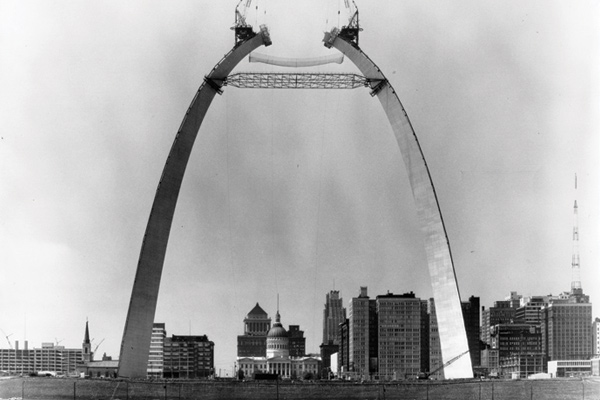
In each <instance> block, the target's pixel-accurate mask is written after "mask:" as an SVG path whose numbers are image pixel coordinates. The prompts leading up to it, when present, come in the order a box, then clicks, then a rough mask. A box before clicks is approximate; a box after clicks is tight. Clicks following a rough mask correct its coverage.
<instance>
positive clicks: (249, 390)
mask: <svg viewBox="0 0 600 400" xmlns="http://www.w3.org/2000/svg"><path fill="white" fill-rule="evenodd" d="M278 395H279V399H288V400H305V399H317V400H321V399H322V400H325V399H340V400H341V399H344V400H353V399H356V400H396V399H398V400H407V399H410V400H470V399H473V400H478V399H481V400H489V399H493V400H534V399H535V400H571V399H573V400H582V399H584V400H600V378H588V379H584V380H579V379H577V380H575V379H570V380H567V379H564V380H563V379H553V380H539V381H532V380H522V381H504V380H496V381H483V382H481V381H445V382H402V383H389V384H388V383H386V384H383V383H365V384H356V383H344V382H327V381H324V382H314V383H289V382H285V383H280V384H279V385H278V386H277V385H276V384H275V383H273V382H269V383H265V382H212V381H174V382H133V381H130V382H128V381H117V380H90V379H58V378H12V379H2V380H0V399H23V400H26V399H38V400H54V399H81V400H88V399H89V400H92V399H93V400H101V399H102V400H104V399H106V400H108V399H120V400H125V399H129V400H142V399H144V400H146V399H157V400H158V399H160V400H177V399H181V400H192V399H193V400H205V399H206V400H209V399H217V400H235V399H256V400H265V399H277V398H278V397H277V396H278Z"/></svg>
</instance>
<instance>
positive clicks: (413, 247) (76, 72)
mask: <svg viewBox="0 0 600 400" xmlns="http://www.w3.org/2000/svg"><path fill="white" fill-rule="evenodd" d="M330 3H331V4H330ZM337 3H338V2H319V3H317V2H311V5H312V6H313V7H302V9H300V8H301V7H293V4H292V3H291V2H290V3H281V4H280V5H278V4H276V3H274V2H264V1H262V2H259V3H258V4H259V7H263V6H266V8H267V13H266V16H265V15H264V14H260V13H259V14H258V15H256V14H255V13H254V11H253V10H252V12H251V13H250V18H249V19H250V22H251V23H252V24H253V25H256V24H255V21H257V22H258V23H261V22H263V21H261V19H265V18H266V19H267V21H265V22H267V24H268V25H269V28H270V31H271V37H272V39H273V46H271V47H270V48H269V49H265V50H264V52H265V53H268V54H271V55H276V56H288V57H311V56H320V55H330V54H331V51H328V50H327V49H325V48H324V47H323V45H322V43H321V42H320V41H321V39H322V32H323V31H324V30H326V29H328V28H330V27H331V26H334V25H337V23H336V22H337V18H338V17H337ZM236 4H237V2H231V4H229V3H228V4H226V5H225V4H219V5H215V4H212V3H211V2H201V3H196V2H182V3H181V4H179V6H178V7H177V8H172V7H169V6H167V5H161V4H151V5H147V4H142V3H141V2H132V3H129V4H127V5H123V4H119V3H117V2H115V3H105V4H103V5H93V4H87V3H86V4H85V6H83V5H81V4H70V3H67V2H65V3H61V4H60V6H57V5H56V4H55V5H46V4H43V3H37V2H18V3H17V2H15V3H10V2H6V3H3V5H2V6H0V7H1V9H2V12H1V13H0V33H1V34H0V44H1V45H2V46H3V48H6V49H7V52H6V54H12V55H14V56H13V57H11V58H10V59H9V58H2V59H0V77H1V78H0V79H1V82H2V87H4V88H5V90H3V91H2V93H1V94H0V107H1V108H0V109H2V110H4V112H3V113H2V114H1V115H0V123H1V124H2V125H1V126H3V127H4V129H3V133H2V135H1V136H2V139H1V140H0V159H1V160H2V161H1V162H2V164H1V166H2V168H0V170H1V171H0V184H1V185H2V187H3V190H2V191H1V194H0V204H1V205H2V206H3V207H1V209H2V211H0V212H1V213H2V214H1V216H0V218H2V221H3V223H2V224H1V226H0V240H2V242H3V243H4V246H5V251H4V255H3V259H2V266H3V267H2V268H3V269H2V275H3V278H2V281H1V285H2V287H1V288H0V289H1V290H0V292H1V294H0V304H2V305H3V306H2V313H1V315H0V328H1V329H2V330H3V331H5V332H6V334H7V335H10V334H12V336H10V340H11V341H12V342H13V343H14V341H15V340H19V341H20V342H21V343H22V341H23V340H24V339H27V340H28V341H29V343H30V347H33V346H38V345H39V344H40V343H41V342H46V341H53V340H61V341H62V342H63V343H66V344H67V345H68V346H69V347H70V346H75V347H77V346H79V344H80V343H81V341H82V339H83V326H84V324H85V320H86V318H88V319H89V321H90V334H91V336H92V338H95V339H96V340H95V344H97V343H98V342H99V341H100V340H102V339H105V341H104V342H103V343H102V345H101V346H100V347H99V350H98V351H99V353H103V352H105V351H106V352H107V353H108V354H109V355H112V356H113V357H115V358H116V357H117V356H118V353H119V345H120V340H121V336H122V333H123V324H124V321H125V314H126V309H127V303H128V301H129V296H130V294H131V285H132V283H133V275H134V273H135V267H136V263H137V257H138V255H139V249H140V247H141V241H142V235H143V229H144V226H145V224H146V221H147V218H148V213H149V210H150V205H151V200H152V196H153V194H154V191H155V190H156V186H157V184H158V180H159V177H160V171H161V168H162V165H163V164H164V161H165V158H166V154H167V152H168V149H169V147H170V145H171V143H172V140H173V137H174V135H175V133H176V130H177V127H178V125H179V123H180V122H181V120H182V118H183V115H184V113H185V110H186V109H187V106H188V105H189V102H190V101H191V99H192V97H193V94H194V93H195V91H196V90H197V88H198V86H199V84H200V83H201V82H202V77H203V76H204V75H205V74H206V73H208V72H209V71H210V68H212V66H213V65H214V63H215V62H216V61H217V60H218V59H220V57H221V56H222V55H223V54H224V53H225V52H227V51H228V50H229V49H230V48H231V46H232V45H233V32H232V31H230V30H229V27H230V26H231V25H232V24H233V21H232V16H233V9H234V8H235V5H236ZM357 5H358V7H359V10H360V13H361V25H362V27H363V28H364V31H363V32H361V37H360V44H361V47H362V48H364V50H365V51H366V52H367V54H369V55H370V56H371V57H373V59H374V60H375V61H376V62H377V63H378V64H379V65H380V66H381V67H382V70H383V72H384V73H385V74H386V76H387V78H388V79H389V80H390V81H391V83H392V85H393V86H394V88H395V89H396V90H397V92H398V95H399V97H400V100H401V101H402V102H403V104H404V106H405V107H406V110H407V112H408V115H409V118H410V119H411V121H412V123H413V124H414V126H415V131H416V133H417V136H418V137H419V139H420V141H421V143H422V146H423V151H424V153H425V155H426V157H427V161H428V164H429V166H430V168H431V174H432V178H433V182H434V184H435V186H436V190H437V193H438V196H439V198H440V205H441V209H442V215H443V216H444V220H445V223H446V228H447V230H448V235H449V240H450V245H451V249H452V252H453V257H454V264H455V268H456V273H457V277H458V283H459V288H460V291H461V297H462V300H463V301H465V300H467V299H468V298H469V296H471V295H475V296H480V297H481V304H482V305H484V306H486V307H488V306H491V305H492V303H493V301H494V300H498V299H501V298H504V297H505V296H506V295H507V294H508V293H509V292H510V291H513V290H514V291H517V292H519V293H521V294H523V295H545V294H550V293H552V294H558V293H559V292H562V291H567V290H569V288H570V280H571V256H572V228H573V226H572V224H573V222H572V221H573V219H572V218H573V215H572V206H573V201H574V200H577V202H578V206H579V234H580V242H579V248H580V254H581V261H580V263H581V281H582V287H583V291H584V293H586V294H589V295H590V297H591V299H590V301H591V302H592V303H594V302H595V301H597V299H598V297H599V296H600V293H599V292H598V289H597V288H596V287H595V286H597V285H593V282H598V274H597V271H598V268H597V266H598V259H599V256H598V249H597V248H596V247H597V246H596V245H595V244H596V243H598V242H599V236H600V234H599V230H598V221H599V220H600V219H599V218H598V209H599V207H600V201H599V199H600V196H599V191H598V159H600V158H599V157H598V152H599V151H598V148H599V143H598V135H597V132H598V127H599V120H598V114H597V112H596V110H597V109H598V98H599V97H600V96H598V94H599V90H598V86H599V85H598V78H597V77H596V76H595V75H594V73H593V72H592V71H596V70H597V69H598V68H597V67H598V66H599V56H598V50H597V48H598V46H597V45H598V35H597V27H596V24H595V22H597V19H595V18H597V11H594V10H595V9H593V7H592V6H591V5H590V3H581V4H578V5H573V6H569V7H566V6H563V5H560V4H559V3H558V2H550V3H546V4H545V6H544V7H542V6H541V5H540V4H536V3H534V2H523V3H519V7H518V8H516V7H513V8H512V9H511V7H510V5H508V4H502V3H499V2H494V3H490V4H479V3H477V2H468V3H465V4H460V5H457V4H453V5H449V4H448V5H438V6H436V8H434V9H432V8H431V7H427V6H426V5H421V4H413V3H409V4H402V5H398V4H396V3H394V2H391V1H381V2H377V3H374V2H371V1H361V2H358V3H357ZM259 10H262V8H259ZM341 11H342V13H341V21H340V22H341V24H343V23H344V10H343V9H342V10H341ZM174 22H176V23H174ZM298 32H305V35H298ZM594 34H596V36H594ZM388 37H391V38H393V39H394V40H393V41H389V40H386V38H388ZM261 52H263V51H262V50H261ZM259 68H267V67H264V66H257V65H256V64H248V63H247V62H243V63H242V65H240V66H239V67H238V68H237V69H236V70H237V71H248V70H256V69H259ZM332 68H333V67H327V69H325V68H324V67H322V70H327V71H330V70H331V69H332ZM340 68H342V69H348V68H349V66H348V63H347V62H345V63H344V64H342V66H341V67H340ZM40 95H41V96H42V100H40V98H39V96H40ZM214 105H215V107H214V109H211V110H210V111H209V114H208V116H207V120H206V124H207V125H206V126H204V127H203V128H202V129H201V132H200V134H199V139H198V143H197V144H196V148H195V149H194V152H193V153H192V160H191V162H190V167H189V169H188V172H187V175H186V178H185V179H184V183H183V188H182V194H181V197H180V201H179V204H178V207H177V210H176V215H175V218H176V220H175V222H174V225H173V232H172V234H171V239H170V243H169V247H168V250H167V261H166V263H165V271H164V274H163V282H162V286H161V290H160V293H159V300H158V311H157V314H156V317H155V321H157V322H165V323H166V324H167V326H168V327H170V328H169V333H170V334H187V333H188V332H189V331H191V332H192V333H193V334H206V335H208V337H209V338H210V339H211V340H213V341H215V368H216V369H218V368H226V367H227V366H228V365H230V364H232V363H233V360H235V340H236V336H237V335H238V334H240V333H241V332H242V331H243V329H242V326H241V323H240V321H242V320H243V317H244V315H246V313H247V312H248V311H249V310H250V309H251V308H252V306H253V305H254V304H255V303H256V302H259V303H260V304H261V305H262V306H263V307H264V309H265V310H267V312H268V313H269V315H271V316H273V315H274V311H273V310H275V303H276V295H277V293H280V295H281V307H280V308H281V314H282V323H283V324H284V326H288V325H290V324H297V325H300V327H301V329H303V330H304V331H305V336H306V338H307V343H306V350H307V352H318V346H319V344H320V341H321V337H322V326H321V325H322V306H323V301H324V298H325V294H326V293H327V292H329V290H331V289H335V290H339V291H340V297H342V298H343V299H344V304H345V305H347V303H348V300H350V299H351V298H352V297H354V296H356V295H358V290H359V287H360V286H367V287H369V293H373V294H380V293H385V292H386V291H388V290H389V291H391V292H394V293H405V292H408V291H414V292H415V293H416V294H417V295H418V296H420V297H421V298H428V297H430V289H429V276H428V272H427V267H426V262H425V256H424V251H423V250H422V238H421V233H420V232H419V230H418V227H417V225H416V217H415V215H414V213H415V211H414V204H413V203H412V199H411V196H410V193H409V192H410V189H409V187H408V184H407V180H406V172H405V171H404V168H403V166H402V161H401V159H400V157H399V154H398V151H397V149H396V148H395V144H394V143H393V141H392V140H393V139H392V134H391V131H390V129H389V126H388V125H387V121H385V120H384V118H385V117H384V116H383V114H382V113H381V112H380V110H378V107H379V105H378V104H376V103H375V101H373V99H371V98H370V97H369V96H368V95H367V92H366V91H365V90H362V89H356V90H353V91H327V92H325V91H315V92H307V91H285V92H282V91H258V90H256V91H249V90H238V89H234V88H225V93H224V95H223V96H222V97H218V98H217V99H215V104H214ZM292 111H295V112H292ZM283 114H285V115H286V116H287V118H286V119H285V120H282V119H280V118H276V117H277V116H278V115H283ZM371 139H372V140H371ZM575 173H577V176H578V180H579V182H578V189H577V192H575V191H574V190H573V184H572V182H573V176H574V174H575ZM484 277H485V279H484ZM334 281H335V287H334V283H333V282H334ZM298 299H303V301H301V302H300V301H298ZM292 305H293V306H292ZM597 315H598V313H597V312H594V313H593V316H594V317H596V316H597ZM0 340H2V342H0V347H7V346H8V343H7V342H6V340H5V338H3V337H0Z"/></svg>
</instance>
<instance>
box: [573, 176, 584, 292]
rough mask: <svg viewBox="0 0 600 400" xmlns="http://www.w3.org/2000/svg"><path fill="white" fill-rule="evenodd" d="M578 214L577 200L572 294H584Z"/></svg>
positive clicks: (575, 206) (574, 225)
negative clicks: (580, 262) (580, 264)
mask: <svg viewBox="0 0 600 400" xmlns="http://www.w3.org/2000/svg"><path fill="white" fill-rule="evenodd" d="M575 191H577V174H575ZM575 197H577V196H575ZM577 214H578V212H577V199H575V204H574V205H573V258H572V261H571V294H582V293H583V290H582V288H581V268H580V266H579V218H578V216H577Z"/></svg>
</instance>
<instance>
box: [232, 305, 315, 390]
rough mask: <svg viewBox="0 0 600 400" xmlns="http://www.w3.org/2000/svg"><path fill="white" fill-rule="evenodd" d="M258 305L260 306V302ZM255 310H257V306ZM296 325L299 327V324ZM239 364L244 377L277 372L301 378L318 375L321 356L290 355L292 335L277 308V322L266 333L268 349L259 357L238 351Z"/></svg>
mask: <svg viewBox="0 0 600 400" xmlns="http://www.w3.org/2000/svg"><path fill="white" fill-rule="evenodd" d="M256 306H257V307H258V303H257V304H256ZM260 310H261V311H262V309H260ZM253 311H256V307H255V308H254V310H253ZM253 311H251V313H252V312H253ZM263 312H264V311H263ZM249 315H250V314H249ZM261 317H262V318H263V320H266V319H267V318H268V316H267V314H266V313H265V314H264V315H261ZM247 320H248V318H247V319H245V320H244V323H246V321H247ZM268 321H269V322H270V321H271V320H270V319H269V320H268ZM245 326H246V325H245ZM295 327H296V328H298V326H295ZM238 338H239V336H238ZM238 349H239V347H238ZM237 365H238V368H239V370H241V371H242V372H243V375H244V378H247V379H248V378H253V377H254V375H255V374H257V373H269V374H277V375H279V376H280V377H281V378H283V379H301V378H303V377H305V376H306V375H307V374H310V375H312V376H314V377H317V376H318V375H319V370H320V365H321V359H320V357H306V356H298V357H290V335H289V333H288V331H287V330H286V329H285V328H284V327H283V325H282V324H281V315H280V314H279V310H277V314H275V323H274V324H273V326H272V327H270V329H268V332H267V333H266V351H265V352H263V355H262V356H258V357H257V356H241V354H240V353H239V351H238V357H237Z"/></svg>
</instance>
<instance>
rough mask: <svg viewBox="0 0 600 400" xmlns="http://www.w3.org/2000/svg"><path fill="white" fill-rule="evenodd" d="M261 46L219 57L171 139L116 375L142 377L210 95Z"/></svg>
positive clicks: (247, 45) (257, 42)
mask: <svg viewBox="0 0 600 400" xmlns="http://www.w3.org/2000/svg"><path fill="white" fill-rule="evenodd" d="M263 44H265V45H269V44H270V39H269V37H268V32H266V31H263V32H261V33H260V34H257V35H256V36H254V37H252V38H249V39H247V40H245V41H244V42H242V43H239V44H236V46H235V47H234V48H233V49H232V50H231V51H230V52H229V53H227V54H226V55H225V57H223V59H222V60H221V61H220V62H219V63H218V64H217V65H216V66H215V67H214V68H213V69H212V71H211V72H210V73H209V74H208V75H207V76H206V78H205V80H204V83H202V85H201V86H200V88H199V89H198V92H197V93H196V96H195V97H194V99H193V100H192V103H191V104H190V107H189V108H188V110H187V112H186V115H185V117H184V119H183V122H182V123H181V126H180V128H179V131H178V132H177V135H176V136H175V140H174V142H173V145H172V147H171V151H170V152H169V156H168V157H167V162H166V164H165V167H164V169H163V173H162V176H161V178H160V182H159V184H158V188H157V189H156V194H155V197H154V203H153V204H152V209H151V211H150V217H149V219H148V225H147V226H146V232H145V234H144V239H143V242H142V249H141V251H140V257H139V261H138V265H137V271H136V274H135V280H134V283H133V290H132V293H131V300H130V302H129V309H128V311H127V319H126V321H125V329H124V332H123V339H122V341H121V350H120V354H119V369H118V376H119V377H127V378H145V377H146V371H147V364H148V356H149V351H150V340H151V337H152V325H153V323H154V314H155V312H156V303H157V299H158V290H159V286H160V278H161V275H162V268H163V264H164V260H165V254H166V251H167V243H168V241H169V234H170V231H171V223H172V222H173V215H174V213H175V206H176V205H177V198H178V196H179V190H180V188H181V182H182V180H183V175H184V173H185V169H186V166H187V162H188V160H189V157H190V154H191V151H192V147H193V146H194V141H195V140H196V136H197V135H198V130H199V129H200V125H201V124H202V121H203V119H204V116H205V115H206V112H207V111H208V108H209V106H210V104H211V102H212V100H213V98H214V97H215V94H216V93H220V92H221V85H222V82H223V80H224V79H225V78H227V75H229V73H230V72H231V71H232V70H233V68H234V67H235V66H236V65H237V64H238V63H239V62H240V61H241V60H242V59H243V58H244V57H246V56H247V55H248V54H250V52H252V50H254V49H256V48H258V47H259V46H261V45H263Z"/></svg>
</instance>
